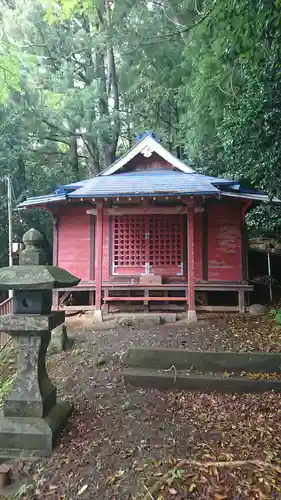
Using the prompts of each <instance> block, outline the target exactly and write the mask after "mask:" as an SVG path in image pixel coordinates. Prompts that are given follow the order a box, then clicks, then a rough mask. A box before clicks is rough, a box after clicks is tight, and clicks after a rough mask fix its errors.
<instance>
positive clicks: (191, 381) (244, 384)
mask: <svg viewBox="0 0 281 500" xmlns="http://www.w3.org/2000/svg"><path fill="white" fill-rule="evenodd" d="M123 377H124V383H125V385H130V386H134V387H146V388H154V389H161V390H185V391H197V392H213V391H216V392H220V393H226V392H227V393H261V392H267V391H278V392H281V379H280V380H278V379H273V380H268V379H259V380H253V379H248V378H246V377H238V376H233V377H232V376H230V377H224V376H223V374H221V375H218V374H217V375H201V374H192V373H190V372H182V371H180V372H178V371H176V370H175V369H169V371H160V370H158V371H157V370H153V369H146V368H123Z"/></svg>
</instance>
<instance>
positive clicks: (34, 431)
mask: <svg viewBox="0 0 281 500" xmlns="http://www.w3.org/2000/svg"><path fill="white" fill-rule="evenodd" d="M63 321H64V312H63V311H61V312H54V313H50V314H48V315H45V316H39V315H38V316H32V315H30V316H29V315H16V314H15V315H9V316H2V317H1V318H0V328H1V329H3V330H5V331H6V332H8V333H9V334H10V335H11V336H12V337H13V342H14V343H15V345H16V347H17V350H18V362H17V368H18V370H17V376H16V379H15V382H14V385H13V388H12V390H11V392H10V393H9V394H8V395H7V397H6V399H5V401H4V408H3V415H2V416H1V418H0V458H8V457H18V456H21V457H25V458H36V457H44V456H48V455H49V454H50V453H51V451H52V448H53V446H54V444H55V441H56V438H57V436H58V434H59V432H60V431H61V429H62V428H63V427H64V425H65V423H66V421H67V419H68V417H69V414H70V413H71V411H72V406H71V405H70V403H68V402H64V401H62V402H57V390H56V388H55V386H54V385H53V384H52V382H51V381H50V379H49V377H48V374H47V371H46V365H45V359H46V352H47V348H48V345H49V342H50V338H51V330H52V329H53V328H55V327H56V326H58V325H60V324H61V323H63Z"/></svg>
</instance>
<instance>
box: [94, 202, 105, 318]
mask: <svg viewBox="0 0 281 500" xmlns="http://www.w3.org/2000/svg"><path fill="white" fill-rule="evenodd" d="M102 242H103V202H99V203H98V204H97V216H96V245H95V277H96V303H95V308H96V311H100V310H101V293H102Z"/></svg>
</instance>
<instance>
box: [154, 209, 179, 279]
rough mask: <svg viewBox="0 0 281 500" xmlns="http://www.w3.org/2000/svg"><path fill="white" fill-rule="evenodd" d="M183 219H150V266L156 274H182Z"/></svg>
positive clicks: (174, 217) (173, 217)
mask: <svg viewBox="0 0 281 500" xmlns="http://www.w3.org/2000/svg"><path fill="white" fill-rule="evenodd" d="M182 226H183V218H182V216H178V215H176V216H174V215H168V216H167V215H166V216H165V215H155V216H153V217H150V231H149V234H150V238H149V266H150V271H151V272H153V273H156V274H182V266H183V264H182V263H183V245H182V235H183V227H182Z"/></svg>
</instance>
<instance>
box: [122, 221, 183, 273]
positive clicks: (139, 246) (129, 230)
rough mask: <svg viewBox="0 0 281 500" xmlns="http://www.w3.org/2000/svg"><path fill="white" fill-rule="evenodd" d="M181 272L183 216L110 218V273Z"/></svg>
mask: <svg viewBox="0 0 281 500" xmlns="http://www.w3.org/2000/svg"><path fill="white" fill-rule="evenodd" d="M150 273H153V274H161V275H163V276H164V275H180V274H182V273H183V217H182V216H180V215H176V216H174V215H143V216H140V215H124V216H119V217H113V274H150Z"/></svg>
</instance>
